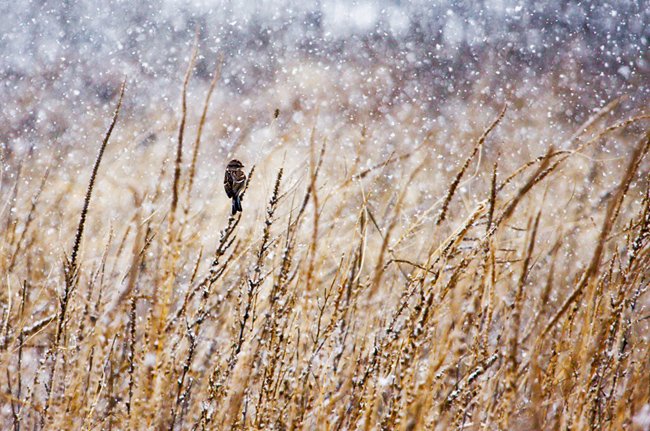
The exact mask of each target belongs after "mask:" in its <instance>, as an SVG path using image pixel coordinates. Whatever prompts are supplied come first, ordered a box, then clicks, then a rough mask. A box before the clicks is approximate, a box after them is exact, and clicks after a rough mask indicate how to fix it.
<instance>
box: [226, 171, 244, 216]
mask: <svg viewBox="0 0 650 431" xmlns="http://www.w3.org/2000/svg"><path fill="white" fill-rule="evenodd" d="M243 167H244V165H243V164H242V162H240V161H239V160H237V159H233V160H231V161H230V162H229V163H228V166H226V176H225V178H224V179H223V187H224V189H226V194H227V195H228V197H229V198H230V199H232V215H235V214H237V211H239V212H241V193H242V192H243V191H244V186H245V185H246V174H245V173H244V171H242V168H243Z"/></svg>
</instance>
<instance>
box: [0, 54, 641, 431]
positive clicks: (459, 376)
mask: <svg viewBox="0 0 650 431" xmlns="http://www.w3.org/2000/svg"><path fill="white" fill-rule="evenodd" d="M195 58H196V49H195V51H194V53H193V54H192V58H191V60H190V62H189V66H188V71H187V73H186V75H185V79H184V82H183V85H182V96H181V101H182V109H181V110H180V112H179V115H180V121H179V123H175V122H173V121H171V122H170V124H169V125H168V126H164V127H163V129H165V130H166V132H165V131H163V132H160V136H163V137H164V136H167V135H165V133H168V137H169V138H170V139H169V140H168V141H165V140H164V139H162V138H158V139H157V140H156V141H155V142H154V143H153V144H150V145H146V146H145V145H141V144H137V143H134V139H133V138H132V136H134V135H135V134H133V135H130V134H129V133H126V132H124V131H123V132H122V133H121V134H118V136H117V137H113V138H111V131H112V130H113V126H115V130H116V131H119V129H120V128H121V129H123V130H142V128H143V127H142V126H141V125H140V126H138V122H139V121H142V119H139V118H138V119H134V118H130V117H128V116H127V117H125V119H124V120H121V118H122V115H121V114H120V116H119V117H118V114H119V112H120V104H121V102H117V109H116V111H115V115H114V117H113V122H112V123H111V126H110V128H109V131H108V133H107V134H106V135H105V139H104V140H103V142H101V143H100V145H99V147H100V148H101V150H100V153H99V157H98V158H97V160H96V164H95V167H94V169H92V171H91V170H90V169H88V168H83V171H81V172H80V173H79V174H78V175H77V174H73V173H72V172H74V169H73V168H72V167H71V166H69V165H67V164H66V160H65V159H64V158H63V157H61V156H55V154H54V153H52V154H49V153H48V151H51V149H50V150H48V149H47V148H43V149H42V150H40V149H37V150H34V151H42V152H44V153H45V154H46V155H47V157H46V158H50V159H51V160H52V162H51V163H50V164H49V166H48V167H46V168H45V169H41V167H40V166H37V165H35V164H33V165H30V159H29V157H30V155H29V154H27V155H26V156H25V159H24V160H22V161H16V160H11V159H9V158H3V171H4V172H5V173H7V172H11V173H12V175H11V176H6V177H3V179H2V183H1V184H2V189H0V193H1V196H2V208H1V210H0V222H1V223H2V226H3V229H2V234H1V235H2V245H1V246H0V269H1V271H0V272H1V273H2V274H3V277H2V287H3V289H2V291H1V292H0V301H1V305H2V310H1V312H0V324H1V326H0V331H1V332H0V364H1V366H2V370H0V371H2V372H0V388H1V391H2V392H1V394H2V399H3V400H2V409H1V410H0V424H1V426H2V428H3V429H15V430H20V429H169V430H173V429H179V430H180V429H197V430H198V429H200V430H203V429H290V430H294V429H333V430H338V429H365V430H370V429H390V430H392V429H409V430H410V429H436V430H447V429H471V430H481V429H513V430H517V429H521V430H528V429H572V430H587V429H589V430H617V429H642V427H643V424H642V423H641V421H640V419H642V414H641V413H640V412H641V411H642V409H644V408H645V409H646V411H647V410H648V407H647V406H648V403H649V402H650V380H649V379H650V377H649V376H650V368H649V367H650V364H649V363H648V357H650V346H649V344H648V343H649V338H648V337H649V336H650V330H649V328H648V324H649V322H650V319H648V317H649V316H648V308H647V305H648V302H649V301H648V292H647V290H648V285H649V283H650V188H649V178H648V160H647V159H648V156H647V153H648V150H649V148H650V132H648V117H647V116H643V115H642V113H638V112H625V111H624V110H623V109H622V108H621V107H620V106H619V105H618V103H617V102H614V103H612V104H610V105H608V106H607V107H605V108H604V109H602V110H601V111H600V112H599V113H597V114H596V115H594V116H593V117H592V118H590V119H589V120H588V121H587V122H586V123H585V124H584V125H583V126H581V127H579V128H578V130H577V131H576V132H575V133H573V134H571V137H570V138H569V139H568V140H566V141H565V142H552V141H553V139H551V138H549V141H551V142H552V143H553V145H543V146H542V147H543V148H542V147H540V146H538V147H537V148H542V149H541V151H539V152H538V153H536V154H527V152H526V151H514V149H518V148H519V149H521V147H519V145H520V141H518V138H517V137H516V136H517V129H518V128H519V127H524V126H523V124H524V122H523V121H522V120H520V119H519V116H520V115H522V112H521V111H520V110H517V109H515V108H512V107H510V108H504V109H503V110H502V111H500V113H498V112H495V111H492V110H490V109H489V108H485V112H480V113H476V115H475V118H474V119H473V121H474V123H476V126H475V127H473V128H471V130H469V131H467V129H466V128H464V129H463V131H462V133H461V131H458V134H457V137H458V142H459V143H460V144H459V145H457V146H455V147H453V149H452V150H451V151H450V150H449V148H450V147H449V146H448V145H444V144H445V142H444V141H445V139H449V133H450V132H446V134H444V136H443V131H442V130H437V129H435V128H434V129H431V130H427V131H426V133H424V132H422V130H421V129H418V128H411V126H410V124H413V123H412V122H410V119H411V118H413V117H417V116H418V115H421V114H422V113H421V112H411V113H410V114H404V115H406V116H404V115H402V118H401V121H402V122H401V123H398V125H397V126H394V127H395V128H400V129H402V130H406V131H407V132H405V133H407V134H410V135H409V136H410V138H408V141H410V142H411V143H410V144H408V145H407V144H403V145H397V146H395V144H394V139H393V138H391V139H389V140H386V139H385V138H384V137H385V136H388V133H385V132H386V131H387V130H388V131H390V129H391V127H392V126H390V125H386V126H381V125H380V126H378V128H374V127H375V125H376V122H372V121H369V124H371V125H372V127H354V126H352V125H350V124H349V123H346V125H345V126H344V127H341V128H337V127H334V126H333V121H332V119H331V113H328V112H324V111H320V112H318V110H317V109H314V110H313V111H309V112H311V114H313V117H312V118H313V121H310V124H312V125H311V126H309V127H307V128H305V127H302V128H300V127H291V126H289V125H288V124H289V123H288V122H287V121H284V122H283V121H282V118H283V116H285V114H286V113H285V112H282V111H281V112H278V111H277V110H271V111H270V112H269V113H268V117H269V120H270V123H269V126H268V127H267V129H266V131H267V132H268V133H270V135H271V136H272V137H271V138H270V139H269V142H270V141H273V142H276V145H275V146H273V147H272V148H270V149H269V148H268V147H264V145H265V144H266V142H263V143H260V142H256V141H254V140H252V139H251V140H248V141H246V140H244V141H245V142H244V143H241V142H237V143H234V144H233V146H232V147H231V148H230V150H231V152H234V151H235V150H236V149H239V150H240V151H244V149H245V148H248V149H249V152H248V153H247V154H251V152H250V151H253V153H252V154H256V158H255V160H254V162H255V163H252V162H251V163H248V165H249V168H250V172H249V182H248V184H247V191H246V194H245V197H244V198H245V211H244V213H243V214H241V215H237V216H236V217H229V209H230V205H229V203H228V202H227V199H226V197H225V194H224V192H223V191H222V184H221V178H222V169H223V166H225V164H226V162H227V159H228V158H229V157H230V155H227V154H220V155H219V154H218V151H217V150H216V149H215V148H214V147H206V146H205V144H203V145H202V144H201V142H202V140H203V141H205V139H206V137H203V138H202V135H203V134H204V131H207V133H208V136H207V138H209V139H211V140H214V139H215V133H218V132H215V131H213V130H212V131H210V130H211V129H210V127H208V125H209V124H208V123H209V122H210V112H209V107H210V98H211V96H212V93H213V91H214V89H215V86H216V84H217V81H218V73H219V72H218V69H217V71H215V79H213V80H212V82H211V84H210V86H209V87H208V88H207V91H206V94H205V96H202V97H198V98H197V97H196V96H194V97H191V98H188V85H189V82H190V77H191V70H192V65H193V63H194V61H195ZM323 97H325V96H323ZM128 98H129V94H128V88H127V90H126V93H125V95H124V101H125V103H128ZM121 99H122V96H120V101H121ZM202 100H204V101H202ZM199 108H200V116H199V117H198V119H197V121H196V124H197V125H198V130H197V134H196V139H195V140H194V146H193V150H192V154H191V157H189V160H190V162H189V163H187V164H186V163H185V159H187V157H184V154H183V151H184V146H183V140H184V135H186V134H187V133H188V132H189V133H191V132H192V130H193V129H191V128H190V129H187V127H186V126H187V125H188V124H190V123H192V122H193V121H194V117H193V116H192V115H191V113H192V112H195V111H196V110H197V109H199ZM533 108H534V107H533ZM212 109H234V108H232V107H231V106H228V105H227V104H226V105H224V106H220V107H216V106H213V107H212ZM233 115H235V114H233ZM409 115H410V116H412V117H409ZM620 119H622V121H621V120H620ZM116 120H117V125H115V121H116ZM204 126H206V127H205V128H204ZM138 127H139V129H138ZM381 127H383V128H381ZM525 127H527V128H529V129H534V130H536V133H538V134H543V133H544V123H543V122H537V123H534V124H532V125H531V124H530V122H527V123H526V125H525ZM186 129H187V130H186ZM481 129H483V130H481ZM86 133H88V135H89V136H93V135H94V136H98V134H99V131H98V130H86ZM451 133H453V130H452V131H451ZM174 135H175V139H174ZM548 136H552V135H551V134H549V135H548ZM109 138H111V139H112V140H113V141H117V142H110V143H109ZM468 138H469V139H468ZM352 141H355V142H354V143H352ZM346 142H347V143H346ZM107 144H108V145H107ZM256 146H257V147H256ZM134 147H137V148H134ZM120 148H121V149H124V148H127V149H130V151H131V156H130V157H129V159H128V161H125V160H124V157H121V156H120V155H119V154H118V153H119V149H120ZM104 149H106V154H107V156H105V157H104V158H107V160H105V161H104V163H102V165H101V167H100V161H102V155H103V154H104ZM612 149H615V150H614V152H615V153H616V154H615V155H614V156H613V155H612V152H611V151H612ZM511 150H512V151H511ZM93 151H96V149H95V150H93ZM172 154H174V156H172ZM244 154H246V153H244ZM217 155H219V157H217ZM13 156H15V154H14V155H13ZM86 157H87V156H86ZM242 158H244V157H242ZM441 160H442V162H441ZM253 164H255V166H253ZM215 166H216V168H215ZM206 169H207V172H208V174H204V175H203V176H201V175H200V173H201V171H202V170H203V171H204V172H206ZM91 173H92V176H91V179H90V182H89V186H88V188H87V189H86V192H85V193H86V194H85V195H86V197H85V200H84V202H83V209H81V210H80V209H79V207H80V195H81V194H82V193H83V189H81V187H83V184H85V183H86V181H85V175H88V174H91ZM91 196H92V200H91ZM179 204H180V206H181V209H182V211H180V212H179V211H178V209H179V208H178V206H179ZM73 238H74V239H73ZM69 250H70V252H68V251H69ZM67 256H70V257H69V258H68V257H67ZM644 406H645V407H644ZM635 418H636V420H635Z"/></svg>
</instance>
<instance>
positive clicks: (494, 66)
mask: <svg viewBox="0 0 650 431" xmlns="http://www.w3.org/2000/svg"><path fill="white" fill-rule="evenodd" d="M195 29H198V32H199V38H200V45H201V47H200V57H199V59H198V62H197V67H196V71H195V76H194V77H193V79H194V81H195V83H194V84H193V85H194V86H193V87H191V89H190V90H192V89H195V90H196V89H201V91H203V89H202V88H201V82H203V84H204V85H206V86H207V84H208V82H209V80H210V76H211V74H212V73H213V71H214V69H215V64H216V62H217V58H218V57H219V56H220V55H222V56H223V71H222V80H221V82H220V88H219V90H218V96H217V100H219V98H220V99H221V100H226V99H227V100H228V101H229V103H230V104H232V105H239V106H245V107H248V108H250V109H246V110H245V112H244V113H243V114H242V115H243V117H242V118H241V121H239V122H238V121H236V120H232V119H226V118H225V117H222V118H221V119H222V120H223V121H221V123H222V124H224V127H225V129H227V130H226V132H227V133H226V134H230V132H232V131H235V130H237V129H241V128H242V124H240V123H244V122H246V123H247V124H248V125H249V126H251V125H252V123H256V122H259V121H262V122H267V123H268V121H269V119H270V116H271V112H273V110H274V109H275V108H276V107H277V108H280V109H282V110H283V112H287V111H290V112H289V113H290V114H291V115H293V114H295V113H300V114H298V117H300V115H302V114H304V113H305V112H308V111H310V110H313V109H314V104H315V103H316V102H315V100H318V99H319V98H318V96H319V94H328V95H330V96H331V97H328V98H327V100H319V102H318V103H320V104H322V105H323V106H320V108H319V109H320V110H321V111H327V110H332V111H334V110H335V111H337V112H339V113H342V114H343V116H344V117H346V118H347V119H349V120H351V121H353V122H354V121H355V119H357V121H358V118H373V119H378V120H380V121H383V120H384V119H385V118H386V117H390V116H392V115H394V114H395V112H394V107H395V106H398V105H399V106H404V105H405V104H407V105H413V106H418V107H419V108H420V109H421V110H422V112H423V113H426V115H427V117H428V118H427V119H426V120H425V121H423V122H422V124H419V125H418V126H421V127H423V128H425V129H427V128H431V121H435V120H436V117H437V116H438V115H441V114H443V115H444V114H445V112H444V108H443V107H445V106H446V107H450V106H452V107H453V105H454V103H459V104H460V105H461V106H466V105H467V103H468V102H469V103H480V104H493V105H495V106H496V105H499V106H500V105H502V104H503V103H504V102H505V101H506V100H507V101H509V102H511V103H518V104H519V105H518V106H519V107H523V106H531V105H533V104H537V105H536V110H537V111H538V112H540V109H539V108H540V107H541V108H543V110H544V115H547V114H548V116H549V118H550V119H551V120H553V121H562V122H569V123H580V122H582V121H584V120H585V119H586V118H587V117H588V115H589V113H590V112H591V111H593V110H594V109H598V108H600V107H602V106H603V105H604V104H605V103H607V101H609V100H611V99H613V98H615V97H618V96H621V95H623V94H628V95H631V98H630V100H628V103H631V104H634V105H636V106H639V105H643V104H644V103H645V102H647V100H648V95H649V94H650V86H649V85H648V84H649V83H650V50H649V49H648V42H649V39H650V3H648V2H647V1H645V0H617V1H614V2H610V3H608V2H601V1H565V0H546V1H522V0H478V1H451V0H428V1H423V0H414V1H398V0H394V1H389V0H378V1H343V0H307V1H300V2H292V1H287V0H255V1H239V0H238V1H204V0H194V1H186V0H153V1H152V0H147V1H138V2H131V1H59V0H57V1H47V0H46V1H43V0H36V1H19V2H10V1H2V2H0V76H1V77H2V86H1V87H0V100H1V101H2V106H0V138H1V143H2V145H3V146H11V147H13V148H14V149H19V148H24V147H26V146H29V145H30V140H33V139H34V136H47V137H48V139H56V140H60V141H61V142H62V143H61V145H65V142H66V139H65V136H66V133H67V132H69V131H71V129H72V131H74V129H75V128H78V127H81V126H82V124H80V123H79V122H78V121H76V118H77V116H78V115H82V116H83V115H88V114H89V113H93V115H94V114H99V117H100V118H105V116H106V115H105V114H107V112H108V111H106V112H98V110H99V111H101V110H102V109H108V108H107V105H106V104H107V102H108V101H109V100H110V99H111V98H113V97H114V95H115V93H116V91H117V88H118V86H119V83H120V82H121V80H122V79H123V77H124V76H125V75H126V76H127V77H128V80H129V90H128V97H127V100H126V103H127V108H128V109H129V112H131V113H132V114H133V113H135V114H136V116H137V117H138V118H140V117H141V116H142V115H146V114H151V112H152V110H154V109H156V110H160V109H162V110H173V109H176V108H177V107H178V98H179V85H180V81H181V80H182V75H183V71H184V69H185V67H186V65H187V63H188V58H189V54H190V52H191V46H192V43H193V36H194V33H195ZM197 94H203V93H202V92H201V93H197ZM550 95H552V97H550ZM201 97H202V96H201ZM540 104H541V105H540ZM232 105H231V106H232ZM274 105H278V106H274ZM197 109H198V108H197ZM450 109H452V110H453V109H455V108H450ZM260 112H265V114H264V115H260ZM216 115H223V114H219V113H217V114H216ZM298 120H300V118H298ZM86 121H90V120H86ZM551 125H552V124H551ZM144 131H146V130H144ZM233 139H235V137H230V140H226V141H227V142H225V143H223V145H224V146H226V147H228V146H229V145H232V142H231V141H232V140H233Z"/></svg>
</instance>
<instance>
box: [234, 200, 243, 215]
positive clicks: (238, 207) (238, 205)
mask: <svg viewBox="0 0 650 431" xmlns="http://www.w3.org/2000/svg"><path fill="white" fill-rule="evenodd" d="M237 211H239V212H241V211H242V209H241V198H240V197H239V195H237V196H235V197H234V198H232V215H235V214H237Z"/></svg>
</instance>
